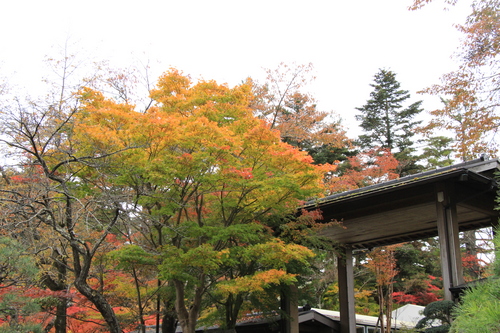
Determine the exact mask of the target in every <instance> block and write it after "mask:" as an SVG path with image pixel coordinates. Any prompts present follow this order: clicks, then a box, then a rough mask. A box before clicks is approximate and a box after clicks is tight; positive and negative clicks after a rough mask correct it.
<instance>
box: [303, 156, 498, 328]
mask: <svg viewBox="0 0 500 333" xmlns="http://www.w3.org/2000/svg"><path fill="white" fill-rule="evenodd" d="M499 170H500V164H499V162H498V160H496V159H492V160H487V159H484V158H481V159H478V160H474V161H470V162H465V163H461V164H457V165H453V166H449V167H444V168H440V169H436V170H432V171H427V172H423V173H419V174H415V175H411V176H407V177H403V178H400V179H396V180H392V181H388V182H384V183H381V184H377V185H372V186H368V187H364V188H360V189H356V190H353V191H348V192H344V193H339V194H335V195H331V196H328V197H325V198H322V199H319V200H314V201H310V202H308V203H306V204H305V205H304V206H303V207H302V208H303V209H306V210H315V209H320V210H321V212H322V215H323V221H325V222H331V221H338V222H340V223H341V227H338V226H328V227H326V228H324V229H323V231H322V234H323V236H326V237H328V238H329V239H331V240H332V241H335V242H337V243H338V244H340V247H341V248H342V249H343V251H344V253H343V254H342V255H341V256H340V258H339V294H340V295H339V296H340V305H341V311H340V312H341V315H340V316H341V318H340V326H341V332H342V333H354V332H356V328H355V327H356V323H355V314H354V278H353V267H352V265H353V263H352V251H353V250H355V249H369V248H373V247H377V246H384V245H390V244H396V243H401V242H406V241H413V240H419V239H423V238H428V237H435V236H438V237H439V243H440V252H441V254H440V257H441V267H442V277H443V285H444V293H445V299H450V300H452V299H453V295H452V293H451V292H450V288H453V287H456V286H460V285H462V284H463V282H464V281H463V276H462V263H461V257H460V244H459V236H458V234H459V232H460V231H466V230H475V229H479V228H483V227H489V226H495V225H497V223H498V217H499V215H498V211H497V210H495V205H496V200H495V199H496V196H497V190H498V185H497V182H496V180H495V173H497V172H498V171H499Z"/></svg>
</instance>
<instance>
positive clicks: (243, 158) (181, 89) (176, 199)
mask: <svg viewBox="0 0 500 333" xmlns="http://www.w3.org/2000/svg"><path fill="white" fill-rule="evenodd" d="M151 97H152V98H153V99H154V101H155V102H156V104H155V106H153V107H151V108H150V109H148V111H147V112H146V113H143V114H138V113H133V112H130V109H129V107H128V106H127V105H126V104H125V105H117V104H114V103H113V102H111V101H109V100H106V99H105V98H104V97H103V95H102V94H100V93H98V92H96V91H92V90H90V89H85V90H83V91H82V94H81V99H82V103H83V107H82V112H80V113H79V114H78V118H77V124H78V126H77V127H76V128H75V132H74V133H75V134H74V135H75V138H78V140H79V142H80V144H81V147H82V149H83V151H88V152H89V153H90V152H95V151H96V150H97V151H100V150H102V149H107V150H108V149H114V150H116V151H120V150H123V151H122V153H121V154H116V155H113V156H108V157H107V161H108V163H110V165H111V166H113V169H112V171H113V172H112V173H110V174H109V175H108V177H107V181H108V182H109V183H110V184H113V186H115V187H116V188H120V187H124V188H126V189H127V193H128V195H129V198H130V199H132V201H130V204H129V205H128V206H127V207H126V208H127V209H128V212H129V216H134V221H135V222H134V221H131V222H130V223H129V225H128V226H129V230H128V231H127V235H128V237H129V239H130V241H131V242H134V243H135V244H138V245H140V246H142V247H143V248H144V249H145V250H146V251H150V252H151V253H159V254H161V255H162V257H163V260H162V263H161V265H160V266H159V267H160V277H161V279H162V280H163V281H168V284H169V285H171V286H172V287H173V288H174V289H175V295H176V296H175V308H176V312H177V317H178V320H179V323H180V325H181V326H182V328H183V331H184V332H194V329H195V325H196V322H197V319H198V316H199V315H200V312H201V306H202V303H203V302H204V301H207V298H206V297H207V295H208V291H209V290H212V289H214V288H215V289H217V288H218V287H217V286H218V285H219V284H220V285H221V286H222V285H224V286H225V289H224V291H223V292H222V289H221V291H220V292H219V295H220V296H224V298H225V300H221V299H220V296H219V302H224V303H226V304H229V303H231V302H230V299H235V298H237V297H238V295H240V296H241V295H243V293H248V291H247V290H242V289H241V288H239V287H238V283H237V282H228V281H232V280H234V281H244V280H245V279H248V276H253V277H254V280H255V282H254V283H253V284H252V286H254V287H252V288H256V291H258V290H260V289H262V288H264V286H269V285H276V284H278V285H279V284H280V283H284V284H288V283H291V282H292V281H294V280H295V278H294V275H293V273H290V272H288V271H287V269H286V267H285V266H283V265H284V264H285V263H286V261H285V262H282V261H279V260H277V259H276V261H275V262H274V263H271V262H267V263H266V264H265V265H264V264H263V263H262V262H259V260H257V258H256V259H254V260H257V261H256V262H255V263H253V264H252V265H250V264H249V263H248V262H247V266H248V267H254V269H253V270H238V269H232V271H231V274H229V272H228V270H227V267H228V264H231V265H230V266H229V267H237V266H238V261H241V260H243V259H244V260H248V256H246V257H245V258H240V257H238V255H236V254H233V252H234V251H236V250H237V249H239V248H241V247H245V246H249V249H255V246H257V245H258V244H261V243H264V244H269V245H271V244H274V245H275V246H278V247H279V248H281V249H282V250H283V251H286V252H291V250H292V245H287V244H285V243H283V242H276V241H275V240H274V239H273V237H272V233H271V229H269V228H268V226H269V221H273V222H275V221H277V220H278V218H277V217H278V216H285V215H287V214H290V213H292V212H293V211H294V209H295V207H297V205H298V204H299V202H300V200H303V199H307V198H310V197H312V196H317V195H319V194H321V193H322V191H323V189H322V186H321V178H322V176H323V174H324V173H325V172H327V171H329V170H331V166H328V165H326V166H314V165H312V164H311V162H312V159H311V157H310V156H308V155H307V154H306V153H305V152H301V151H299V150H297V149H296V148H294V147H292V146H290V145H288V144H286V143H283V142H281V140H280V137H279V135H278V133H276V132H275V131H272V130H271V129H269V127H268V126H267V124H266V123H265V122H263V121H261V120H258V119H257V118H255V117H254V116H253V114H252V110H251V109H250V107H249V105H250V104H251V102H252V100H253V98H254V95H253V93H252V89H251V86H250V85H249V84H242V85H239V86H236V87H234V88H229V87H227V86H225V85H219V84H217V83H216V82H214V81H201V82H198V83H196V84H194V83H192V82H191V80H190V79H189V78H188V77H186V76H184V75H182V73H180V72H179V71H177V70H174V69H172V70H170V71H169V72H167V73H166V74H164V75H163V76H162V77H160V79H159V82H158V85H157V88H156V89H155V90H153V91H152V93H151ZM130 146H134V147H138V149H132V150H127V151H124V149H125V148H126V147H130ZM85 172H89V174H93V171H92V170H90V169H89V170H86V171H85ZM83 173H84V172H82V174H83ZM122 208H123V205H122ZM132 222H134V223H132ZM296 253H297V254H301V255H300V256H295V257H291V258H290V259H289V261H297V260H298V261H300V262H302V263H303V264H304V265H305V264H307V262H306V261H305V259H306V258H308V257H310V256H312V253H311V252H310V251H308V250H307V249H305V248H303V247H301V251H296ZM245 262H246V261H245ZM223 267H226V269H222V268H223ZM239 267H242V266H241V265H240V266H239ZM264 272H266V273H264ZM228 283H229V284H228ZM229 285H234V286H233V287H231V288H229V287H228V286H229ZM215 289H214V290H215ZM240 305H241V304H239V303H234V302H233V303H231V306H228V307H226V310H228V309H230V310H231V311H232V313H233V314H232V315H231V318H233V319H231V320H230V321H229V322H227V321H226V323H227V326H229V327H228V328H233V327H230V326H234V324H235V322H234V318H235V315H236V314H237V313H238V309H239V306H240Z"/></svg>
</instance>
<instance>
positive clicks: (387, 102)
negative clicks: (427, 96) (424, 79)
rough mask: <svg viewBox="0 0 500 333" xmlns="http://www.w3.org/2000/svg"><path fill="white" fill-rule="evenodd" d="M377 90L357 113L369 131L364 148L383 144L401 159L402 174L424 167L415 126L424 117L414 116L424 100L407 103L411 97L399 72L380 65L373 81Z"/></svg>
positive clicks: (362, 142)
mask: <svg viewBox="0 0 500 333" xmlns="http://www.w3.org/2000/svg"><path fill="white" fill-rule="evenodd" d="M370 86H371V87H373V91H372V92H371V93H370V99H369V100H368V101H367V102H366V104H365V105H363V106H362V107H358V108H356V109H357V110H358V111H360V112H361V114H358V115H356V120H358V121H360V126H361V128H362V130H363V132H365V133H366V134H362V135H360V136H359V138H358V144H359V145H360V146H361V148H363V149H367V148H375V147H381V148H386V149H389V151H390V152H391V153H393V154H394V156H395V157H396V159H397V160H398V161H399V164H400V165H399V167H398V174H400V175H408V174H412V173H416V172H418V171H419V170H420V168H419V167H418V165H417V164H416V159H417V158H416V157H415V156H414V155H413V154H414V152H415V147H414V146H413V145H414V142H413V138H412V137H413V135H414V133H415V132H414V128H415V127H416V126H417V125H418V124H419V123H420V121H417V120H415V119H414V118H415V117H416V116H417V115H418V114H419V113H420V112H421V111H422V108H421V103H422V102H421V101H418V102H414V103H412V104H410V105H409V106H405V103H406V102H407V101H408V99H409V98H410V94H409V92H408V90H403V89H401V84H400V83H399V82H398V81H397V80H396V73H394V72H393V71H390V70H386V69H380V70H379V72H378V73H377V74H375V77H374V83H372V84H370Z"/></svg>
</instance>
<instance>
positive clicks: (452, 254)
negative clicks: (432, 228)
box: [436, 184, 464, 301]
mask: <svg viewBox="0 0 500 333" xmlns="http://www.w3.org/2000/svg"><path fill="white" fill-rule="evenodd" d="M452 193H453V188H452V186H451V185H450V184H447V185H446V184H438V185H437V187H436V213H437V227H438V235H439V248H440V254H441V274H442V275H443V289H444V299H445V300H450V301H452V300H453V295H452V294H451V292H450V288H451V287H456V286H458V285H460V284H463V281H464V280H463V270H462V258H461V255H460V240H459V236H458V218H457V206H456V203H455V202H454V200H453V195H452Z"/></svg>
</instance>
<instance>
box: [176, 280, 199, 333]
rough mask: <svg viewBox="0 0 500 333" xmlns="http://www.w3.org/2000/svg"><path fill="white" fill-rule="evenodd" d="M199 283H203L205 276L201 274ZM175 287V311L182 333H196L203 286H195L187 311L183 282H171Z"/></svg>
mask: <svg viewBox="0 0 500 333" xmlns="http://www.w3.org/2000/svg"><path fill="white" fill-rule="evenodd" d="M199 281H200V283H202V282H203V281H205V275H204V274H202V275H201V277H200V278H199ZM173 284H174V287H175V310H176V312H177V318H178V320H179V324H180V325H181V327H182V332H183V333H195V332H196V321H197V320H198V315H199V313H200V309H201V299H202V296H203V291H204V288H203V286H197V287H195V290H194V296H193V299H192V300H191V305H190V307H189V310H188V309H187V308H186V302H185V290H184V288H185V286H184V282H182V281H179V280H174V281H173Z"/></svg>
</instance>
